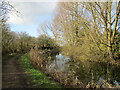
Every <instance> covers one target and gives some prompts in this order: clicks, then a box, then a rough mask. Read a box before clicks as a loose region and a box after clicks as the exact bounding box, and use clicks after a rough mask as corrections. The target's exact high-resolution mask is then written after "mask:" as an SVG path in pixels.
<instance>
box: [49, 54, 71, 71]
mask: <svg viewBox="0 0 120 90" xmlns="http://www.w3.org/2000/svg"><path fill="white" fill-rule="evenodd" d="M69 60H70V58H69V57H67V56H64V55H62V54H59V55H56V59H55V60H54V61H53V62H52V64H51V65H50V67H49V69H50V70H51V71H53V70H55V69H56V70H58V71H59V70H60V71H62V72H65V71H66V68H65V66H66V63H67V62H68V61H69Z"/></svg>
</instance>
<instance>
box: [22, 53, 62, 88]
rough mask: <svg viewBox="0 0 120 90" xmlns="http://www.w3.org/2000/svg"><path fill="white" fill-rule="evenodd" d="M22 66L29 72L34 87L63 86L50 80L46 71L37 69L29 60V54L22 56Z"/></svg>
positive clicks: (29, 78)
mask: <svg viewBox="0 0 120 90" xmlns="http://www.w3.org/2000/svg"><path fill="white" fill-rule="evenodd" d="M20 66H21V68H22V69H23V70H24V71H25V72H27V73H28V80H29V82H30V83H31V85H32V86H31V87H33V88H61V86H60V85H59V84H58V83H57V82H55V81H52V80H50V79H49V78H48V77H47V76H46V75H45V74H44V73H42V72H40V71H39V70H36V69H35V68H34V67H33V66H32V65H31V64H30V62H29V59H28V54H24V55H23V56H21V57H20Z"/></svg>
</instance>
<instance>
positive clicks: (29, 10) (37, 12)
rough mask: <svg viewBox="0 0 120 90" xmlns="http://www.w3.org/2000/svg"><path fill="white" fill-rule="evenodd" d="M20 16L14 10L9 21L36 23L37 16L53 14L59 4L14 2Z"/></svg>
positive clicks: (13, 22) (14, 22)
mask: <svg viewBox="0 0 120 90" xmlns="http://www.w3.org/2000/svg"><path fill="white" fill-rule="evenodd" d="M12 4H13V6H14V7H15V9H16V10H18V11H19V12H20V14H19V16H17V15H16V14H15V12H12V13H10V14H9V16H10V19H9V20H8V23H12V24H31V23H35V19H34V17H35V16H46V15H52V14H53V13H54V11H55V8H56V6H57V2H12Z"/></svg>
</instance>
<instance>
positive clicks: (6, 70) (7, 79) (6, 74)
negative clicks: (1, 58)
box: [2, 55, 28, 88]
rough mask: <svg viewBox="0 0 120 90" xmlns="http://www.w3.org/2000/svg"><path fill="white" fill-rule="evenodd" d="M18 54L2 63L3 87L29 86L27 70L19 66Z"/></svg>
mask: <svg viewBox="0 0 120 90" xmlns="http://www.w3.org/2000/svg"><path fill="white" fill-rule="evenodd" d="M19 57H20V55H16V56H14V57H12V58H10V59H9V60H6V62H5V63H4V64H3V65H2V88H27V87H28V85H27V78H26V74H25V72H23V71H22V70H21V69H20V68H19V63H18V60H19V59H18V58H19Z"/></svg>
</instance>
